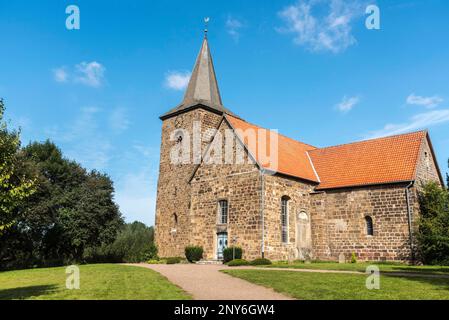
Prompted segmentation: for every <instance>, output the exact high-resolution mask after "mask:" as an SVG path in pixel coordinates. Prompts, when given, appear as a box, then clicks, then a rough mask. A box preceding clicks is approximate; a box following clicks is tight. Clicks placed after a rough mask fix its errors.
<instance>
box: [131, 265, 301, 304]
mask: <svg viewBox="0 0 449 320" xmlns="http://www.w3.org/2000/svg"><path fill="white" fill-rule="evenodd" d="M134 265H136V266H141V267H145V268H149V269H152V270H154V271H156V272H159V273H160V274H162V275H163V276H165V277H166V278H167V279H168V280H170V281H171V282H172V283H174V284H176V285H178V286H179V287H181V288H182V289H184V290H185V291H187V292H188V293H190V294H191V295H192V296H193V298H194V299H196V300H292V298H290V297H287V296H285V295H283V294H280V293H277V292H275V291H274V290H272V289H269V288H265V287H262V286H258V285H255V284H252V283H250V282H247V281H245V280H242V279H238V278H234V277H231V276H229V275H227V274H224V273H223V272H220V270H225V269H227V268H229V267H227V266H223V265H195V264H173V265H166V264H151V265H150V264H145V263H142V264H134Z"/></svg>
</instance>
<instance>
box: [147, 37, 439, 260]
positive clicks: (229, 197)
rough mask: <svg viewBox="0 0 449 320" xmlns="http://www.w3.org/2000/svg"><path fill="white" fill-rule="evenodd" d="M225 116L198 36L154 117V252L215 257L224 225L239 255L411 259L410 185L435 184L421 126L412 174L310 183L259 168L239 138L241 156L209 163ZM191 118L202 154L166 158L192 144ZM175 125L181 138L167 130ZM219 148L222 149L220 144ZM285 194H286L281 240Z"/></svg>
mask: <svg viewBox="0 0 449 320" xmlns="http://www.w3.org/2000/svg"><path fill="white" fill-rule="evenodd" d="M227 114H232V113H231V112H230V111H229V110H227V109H225V108H224V107H223V105H222V103H221V97H220V95H219V90H218V85H217V82H216V77H215V72H214V69H213V63H212V58H211V56H210V52H209V47H208V44H207V39H204V41H203V46H202V49H201V52H200V55H199V57H198V60H197V63H196V65H195V68H194V71H193V73H192V78H191V81H190V83H189V87H188V90H187V92H186V96H185V98H184V101H183V103H182V104H181V105H179V106H178V107H177V108H175V109H173V110H171V111H170V112H168V113H167V114H165V115H164V116H162V117H161V119H162V120H163V122H162V137H161V153H160V168H159V180H158V190H157V201H156V244H157V246H158V249H159V255H160V256H161V257H169V256H183V255H184V249H185V247H186V246H188V245H199V246H202V247H203V248H204V257H205V259H210V260H212V259H217V235H218V234H219V233H226V234H227V236H228V243H229V244H231V242H232V240H233V239H234V238H235V239H236V245H238V246H241V247H242V248H243V256H244V258H245V259H254V258H258V257H261V256H264V257H266V258H269V259H272V260H293V259H303V260H310V259H321V260H335V261H339V260H340V261H341V260H344V259H346V261H348V260H349V259H350V257H351V254H352V253H355V254H356V255H357V258H358V259H359V260H409V259H410V258H411V256H412V243H410V239H411V237H410V228H409V225H411V226H412V232H413V229H414V228H416V220H417V217H418V215H419V206H418V201H417V192H418V191H419V189H420V188H421V186H422V184H423V183H425V182H427V181H437V182H438V183H442V180H441V174H440V173H439V169H438V166H437V164H436V161H435V159H434V154H433V151H432V147H431V144H430V139H429V138H428V135H427V134H426V135H425V136H426V138H423V140H422V145H421V148H420V150H419V155H418V159H417V167H416V173H415V177H414V178H413V179H410V180H408V181H398V182H395V183H390V184H385V185H367V186H358V187H351V188H349V187H346V188H340V189H330V190H329V189H328V190H325V191H316V187H317V184H318V183H317V182H311V181H307V180H302V179H299V178H293V177H291V176H286V175H282V174H278V173H272V172H271V173H270V172H267V171H266V170H261V168H260V167H259V166H258V163H257V162H256V161H255V160H254V159H253V158H252V156H253V155H250V154H249V153H248V151H247V150H246V148H245V146H244V145H243V144H242V142H240V140H238V139H237V137H236V139H235V143H234V144H233V145H232V148H231V150H232V154H233V159H235V158H236V153H237V151H241V150H244V160H245V161H244V163H241V164H236V163H235V162H233V163H231V164H226V163H224V162H223V163H206V162H205V161H204V160H205V159H206V158H207V156H208V153H207V152H211V151H212V150H213V148H211V149H210V150H209V146H210V145H211V143H214V142H217V139H219V137H225V136H226V133H225V131H226V130H228V131H229V130H233V128H232V125H231V124H230V123H229V122H228V120H227V118H226V115H227ZM195 126H197V127H198V128H199V129H200V131H201V135H202V139H201V153H200V155H202V156H201V157H200V158H201V159H202V160H203V161H201V163H197V162H196V161H195V158H194V155H193V154H189V155H188V156H187V161H185V162H184V163H173V161H172V158H171V153H172V150H173V148H174V147H176V145H177V144H180V143H184V144H185V143H188V144H190V147H191V148H190V150H191V151H193V149H194V148H193V141H192V139H191V138H192V136H193V134H194V132H193V131H194V128H195ZM179 129H183V130H184V133H185V135H186V136H183V137H181V138H180V137H179V136H176V135H174V132H175V131H176V130H179ZM231 132H232V131H231ZM217 133H219V134H217ZM228 147H229V146H228ZM218 150H219V149H218ZM228 150H229V149H228ZM214 152H217V150H215V151H214ZM221 152H222V154H225V152H226V150H225V146H223V148H222V150H221ZM209 155H210V154H209ZM398 166H401V164H400V163H398ZM411 182H412V183H411ZM407 194H408V198H409V208H410V215H411V221H409V220H410V219H409V212H408V210H407ZM283 198H284V199H288V206H287V207H288V219H287V221H288V224H287V230H288V237H287V241H285V242H283V239H282V236H281V234H282V227H281V226H282V223H281V199H283ZM220 200H226V201H227V202H228V221H227V223H226V224H220V221H219V207H218V206H219V201H220ZM367 216H369V217H370V218H371V219H372V222H373V235H368V234H367V224H366V219H365V218H366V217H367Z"/></svg>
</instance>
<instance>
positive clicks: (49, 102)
mask: <svg viewBox="0 0 449 320" xmlns="http://www.w3.org/2000/svg"><path fill="white" fill-rule="evenodd" d="M70 4H75V5H77V6H78V7H79V9H80V15H81V28H80V30H67V29H66V27H65V20H66V18H67V14H66V13H65V9H66V7H67V6H68V5H70ZM368 4H377V5H378V7H379V8H380V17H381V29H380V30H368V29H367V28H366V27H365V19H366V15H365V8H366V6H367V5H368ZM206 16H209V17H210V18H211V21H210V24H209V43H210V46H211V50H212V54H213V57H214V62H215V68H216V72H217V77H218V81H219V85H220V90H221V93H222V98H223V102H224V104H225V106H226V107H227V108H229V109H231V110H232V111H233V112H234V113H236V114H238V115H239V116H241V117H243V118H244V119H246V120H247V121H250V122H253V123H256V124H258V125H261V126H263V127H267V128H271V129H278V130H279V131H280V132H281V133H283V134H286V135H288V136H291V137H292V138H296V139H299V140H302V141H304V142H307V143H309V144H313V145H315V146H328V145H334V144H340V143H346V142H351V141H355V140H360V139H365V138H371V137H376V136H382V135H387V134H395V133H402V132H408V131H413V130H417V129H421V128H428V129H429V131H430V135H431V138H432V140H433V144H434V148H435V151H436V153H437V156H438V162H439V165H440V167H441V169H442V171H443V173H445V172H446V171H447V159H448V158H449V59H448V57H449V39H448V38H449V36H448V34H447V31H448V30H449V3H448V2H447V1H445V0H415V1H401V0H398V1H386V0H384V1H381V0H378V1H364V0H349V1H342V0H307V1H306V0H303V1H297V0H286V1H260V0H258V1H255V0H254V1H236V0H227V1H202V0H201V1H198V0H196V1H169V2H168V1H143V0H142V1H134V0H129V1H126V2H125V1H92V0H90V1H87V0H78V1H76V0H73V1H71V2H68V1H61V0H54V1H32V2H31V1H24V0H17V1H5V0H0V36H1V37H0V39H1V49H0V97H3V98H4V99H5V101H6V103H7V108H8V110H7V117H8V118H10V119H11V121H12V123H13V124H14V125H16V126H21V128H22V138H23V142H24V143H25V144H26V143H28V142H29V141H30V140H39V141H40V140H45V139H47V138H50V139H51V140H53V141H55V142H56V143H57V144H58V145H59V146H60V147H61V148H62V150H63V151H64V153H65V154H66V155H67V156H68V157H70V158H72V159H75V160H77V161H78V162H80V163H82V164H83V165H84V166H86V167H88V168H91V169H93V168H96V169H99V170H100V171H102V172H106V173H108V174H109V175H110V176H111V177H112V179H113V180H114V183H115V187H116V200H117V202H118V203H119V205H120V207H121V210H122V212H123V214H124V215H125V217H126V219H127V220H128V221H133V220H140V221H143V222H145V223H147V224H153V223H154V210H155V208H154V207H155V197H156V184H157V172H158V161H159V146H160V127H161V122H160V120H159V119H158V116H159V115H161V114H162V113H164V112H166V111H167V110H169V109H170V108H172V107H174V106H176V105H177V104H178V103H179V102H180V101H181V99H182V96H183V87H184V86H185V82H186V80H187V79H188V74H189V72H190V70H191V68H192V66H193V64H194V61H195V58H196V55H197V53H198V51H199V48H200V45H201V41H202V36H203V34H202V32H203V31H202V30H203V18H204V17H206Z"/></svg>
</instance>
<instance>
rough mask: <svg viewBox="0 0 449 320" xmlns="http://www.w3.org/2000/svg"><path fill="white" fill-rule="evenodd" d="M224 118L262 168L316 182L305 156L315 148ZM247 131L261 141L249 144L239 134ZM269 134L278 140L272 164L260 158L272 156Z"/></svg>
mask: <svg viewBox="0 0 449 320" xmlns="http://www.w3.org/2000/svg"><path fill="white" fill-rule="evenodd" d="M226 118H227V119H228V120H229V122H230V123H231V126H232V127H233V128H234V129H237V130H236V133H237V135H238V136H239V138H240V139H241V140H243V143H244V144H245V145H246V146H247V148H248V149H249V152H250V153H251V155H252V156H253V157H254V158H256V160H257V162H258V163H259V164H260V165H261V166H262V167H263V168H265V169H267V170H272V171H277V172H279V173H283V174H286V175H290V176H293V177H298V178H301V179H306V180H310V181H314V182H318V178H317V176H316V174H315V172H314V170H313V166H312V163H311V161H310V159H309V156H308V155H307V151H311V150H314V149H315V147H313V146H310V145H308V144H305V143H302V142H299V141H296V140H293V139H290V138H287V137H286V136H283V135H281V134H277V133H275V132H274V131H269V130H267V129H264V128H261V127H258V126H256V125H253V124H250V123H248V122H246V121H243V120H241V119H238V118H235V117H232V116H229V115H227V116H226ZM247 130H253V132H255V133H256V135H257V138H259V137H260V138H262V139H256V140H257V143H255V144H254V143H249V139H248V137H247V136H246V135H245V136H244V137H243V136H242V132H241V131H244V132H248V131H247ZM270 133H271V134H272V135H273V137H275V139H277V140H278V152H277V155H278V156H277V161H274V163H268V162H267V161H264V159H263V158H262V157H263V155H265V154H267V156H270V155H271V154H272V152H271V151H272V150H271V149H270V143H271V137H270ZM261 135H262V136H261ZM273 142H274V141H273ZM260 143H263V144H264V145H260ZM259 148H262V149H261V151H262V152H261V154H262V157H261V156H259V154H258V151H259ZM264 148H265V150H267V152H266V153H265V152H264ZM273 151H274V150H273ZM273 155H274V153H273Z"/></svg>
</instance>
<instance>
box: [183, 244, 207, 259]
mask: <svg viewBox="0 0 449 320" xmlns="http://www.w3.org/2000/svg"><path fill="white" fill-rule="evenodd" d="M185 254H186V258H187V260H188V261H189V262H197V261H200V260H201V259H203V247H199V246H188V247H186V249H185Z"/></svg>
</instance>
